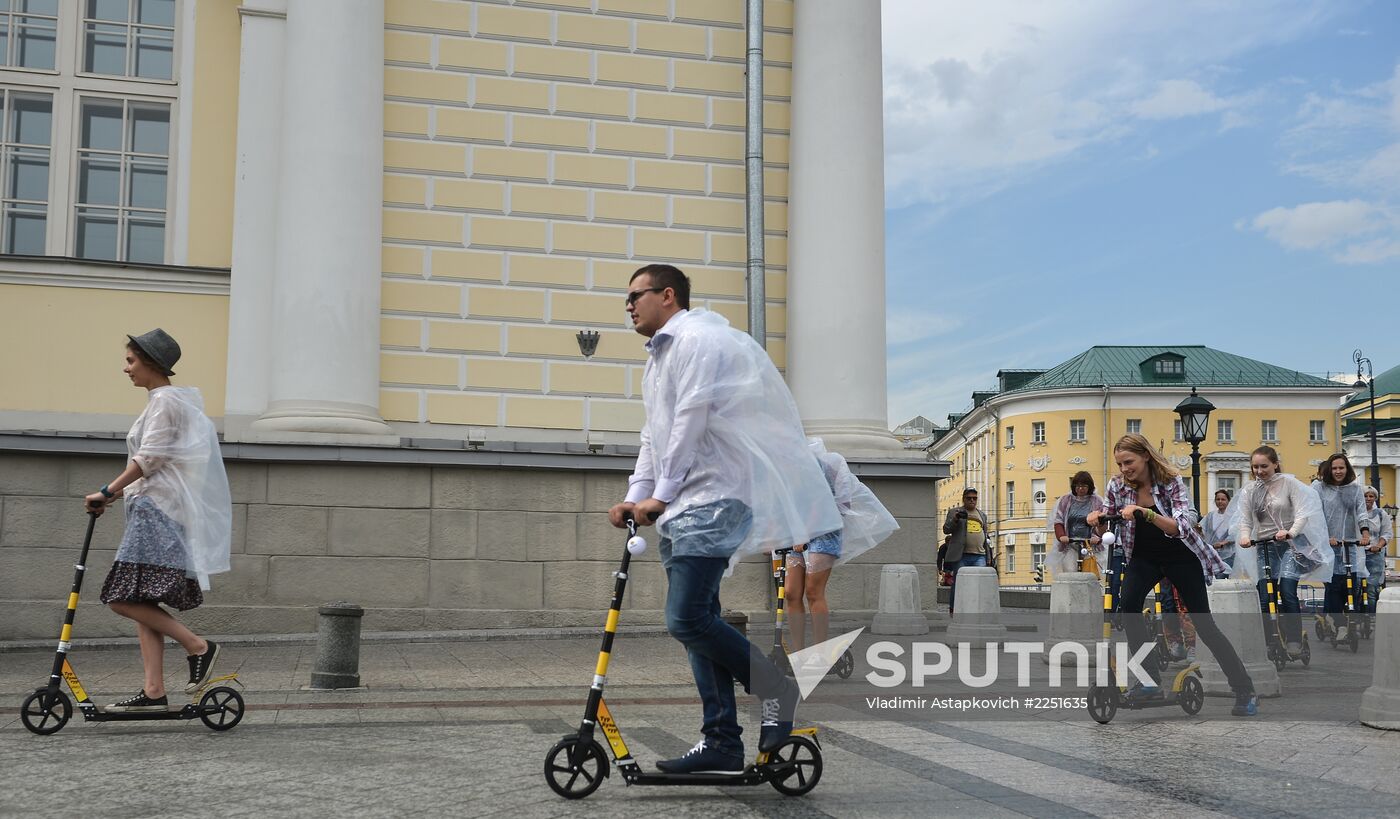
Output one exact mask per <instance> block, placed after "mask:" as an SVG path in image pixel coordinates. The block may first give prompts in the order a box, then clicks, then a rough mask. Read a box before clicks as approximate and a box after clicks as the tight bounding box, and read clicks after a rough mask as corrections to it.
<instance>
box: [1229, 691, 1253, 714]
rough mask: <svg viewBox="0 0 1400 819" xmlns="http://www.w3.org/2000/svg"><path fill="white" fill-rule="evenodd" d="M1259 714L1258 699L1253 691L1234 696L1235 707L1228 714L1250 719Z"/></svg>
mask: <svg viewBox="0 0 1400 819" xmlns="http://www.w3.org/2000/svg"><path fill="white" fill-rule="evenodd" d="M1258 713H1259V697H1257V696H1256V695H1255V693H1254V692H1253V691H1249V692H1247V693H1239V694H1236V695H1235V707H1234V708H1231V709H1230V714H1231V715H1233V716H1236V717H1252V716H1256V715H1257V714H1258Z"/></svg>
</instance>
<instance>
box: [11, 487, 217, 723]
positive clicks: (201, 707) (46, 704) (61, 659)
mask: <svg viewBox="0 0 1400 819" xmlns="http://www.w3.org/2000/svg"><path fill="white" fill-rule="evenodd" d="M96 525H97V514H96V513H94V512H89V513H88V526H87V535H86V536H85V537H84V538H83V552H82V556H81V557H79V558H78V562H77V564H76V565H74V567H73V570H74V573H73V590H72V591H71V592H69V594H68V611H67V613H66V614H65V615H64V617H63V633H62V634H61V635H60V636H59V638H58V652H57V653H56V654H55V655H54V660H53V673H51V674H50V675H49V684H48V685H46V686H44V687H43V688H36V689H35V690H34V692H33V693H32V694H30V695H29V696H27V697H25V698H24V704H22V705H21V706H20V710H19V717H20V721H21V722H23V723H24V727H25V728H28V729H29V730H30V731H33V732H34V733H36V734H40V735H48V734H53V733H57V732H58V731H59V730H60V729H62V728H63V726H65V725H67V724H68V720H69V719H70V718H71V717H72V716H73V700H71V699H69V697H68V695H67V694H65V693H63V692H62V691H61V690H59V687H58V684H59V682H60V681H62V682H64V683H67V685H68V690H69V691H72V692H73V698H74V699H76V700H77V701H78V708H79V709H81V710H82V712H83V719H84V720H86V721H88V722H109V721H116V720H120V721H128V720H151V719H196V718H198V719H199V721H201V722H203V723H204V724H205V725H207V726H209V727H210V728H212V729H214V730H215V731H227V730H228V729H230V728H232V727H233V726H235V725H237V724H238V723H239V722H240V721H241V720H242V719H243V696H242V695H241V694H239V693H238V692H237V691H236V690H234V689H233V688H232V687H230V686H227V685H218V686H215V687H213V688H210V686H212V685H214V684H215V683H226V682H232V683H237V684H238V685H242V683H240V682H238V675H237V674H225V675H224V676H222V677H215V678H214V679H212V680H209V681H207V682H206V683H204V685H202V686H200V687H199V688H198V689H197V690H196V691H195V692H194V693H195V694H196V695H198V694H200V693H201V692H202V693H203V696H201V697H200V698H199V702H198V703H197V704H196V703H195V702H190V703H188V704H187V705H185V706H183V707H181V708H178V709H167V710H164V711H109V710H107V709H106V708H105V707H104V706H101V705H97V704H96V703H94V702H93V701H92V700H90V699H88V695H87V691H86V690H84V689H83V684H82V683H81V682H79V681H78V673H77V672H76V671H74V670H73V666H72V664H71V663H69V662H68V651H69V649H70V648H71V647H72V643H71V642H70V640H71V639H72V637H73V618H74V616H76V615H77V612H78V594H79V592H80V591H82V588H83V573H84V572H85V571H87V565H86V564H87V558H88V548H89V547H90V546H91V545H92V530H93V528H94V527H95V526H96Z"/></svg>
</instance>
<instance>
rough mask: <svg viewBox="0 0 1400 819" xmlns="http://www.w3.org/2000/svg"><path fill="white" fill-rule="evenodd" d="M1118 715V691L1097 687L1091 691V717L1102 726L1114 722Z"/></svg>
mask: <svg viewBox="0 0 1400 819" xmlns="http://www.w3.org/2000/svg"><path fill="white" fill-rule="evenodd" d="M1117 713H1118V689H1117V688H1115V687H1113V686H1101V685H1095V686H1093V687H1091V688H1090V689H1089V716H1091V717H1093V718H1094V722H1097V723H1098V724H1100V725H1107V724H1109V723H1110V722H1112V721H1113V717H1114V716H1115V715H1117Z"/></svg>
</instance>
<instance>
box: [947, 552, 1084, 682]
mask: <svg viewBox="0 0 1400 819" xmlns="http://www.w3.org/2000/svg"><path fill="white" fill-rule="evenodd" d="M959 596H961V595H959ZM1102 637H1103V584H1102V583H1100V582H1099V576H1098V575H1096V574H1091V573H1089V572H1062V573H1060V574H1057V575H1055V582H1053V583H1051V584H1050V643H1049V644H1050V645H1054V644H1056V643H1079V644H1081V645H1083V646H1084V647H1085V649H1087V650H1088V652H1089V656H1090V657H1093V656H1095V650H1096V649H1095V646H1096V645H1097V643H1098V642H1099V640H1100V639H1101V638H1102ZM1040 658H1041V660H1042V661H1043V662H1044V663H1046V664H1047V665H1048V664H1049V663H1050V652H1049V651H1046V652H1045V653H1044V654H1041V655H1040ZM1059 662H1060V664H1061V665H1074V664H1075V662H1076V659H1075V657H1074V655H1073V654H1072V653H1070V652H1068V651H1066V652H1063V653H1061V654H1060V655H1059Z"/></svg>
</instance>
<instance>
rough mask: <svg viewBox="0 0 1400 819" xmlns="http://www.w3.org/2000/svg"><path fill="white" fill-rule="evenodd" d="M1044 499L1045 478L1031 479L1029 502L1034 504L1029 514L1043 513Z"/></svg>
mask: <svg viewBox="0 0 1400 819" xmlns="http://www.w3.org/2000/svg"><path fill="white" fill-rule="evenodd" d="M1045 501H1046V496H1045V479H1044V478H1035V479H1034V480H1032V481H1031V503H1033V504H1034V506H1033V507H1032V508H1031V514H1033V515H1043V514H1045Z"/></svg>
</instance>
